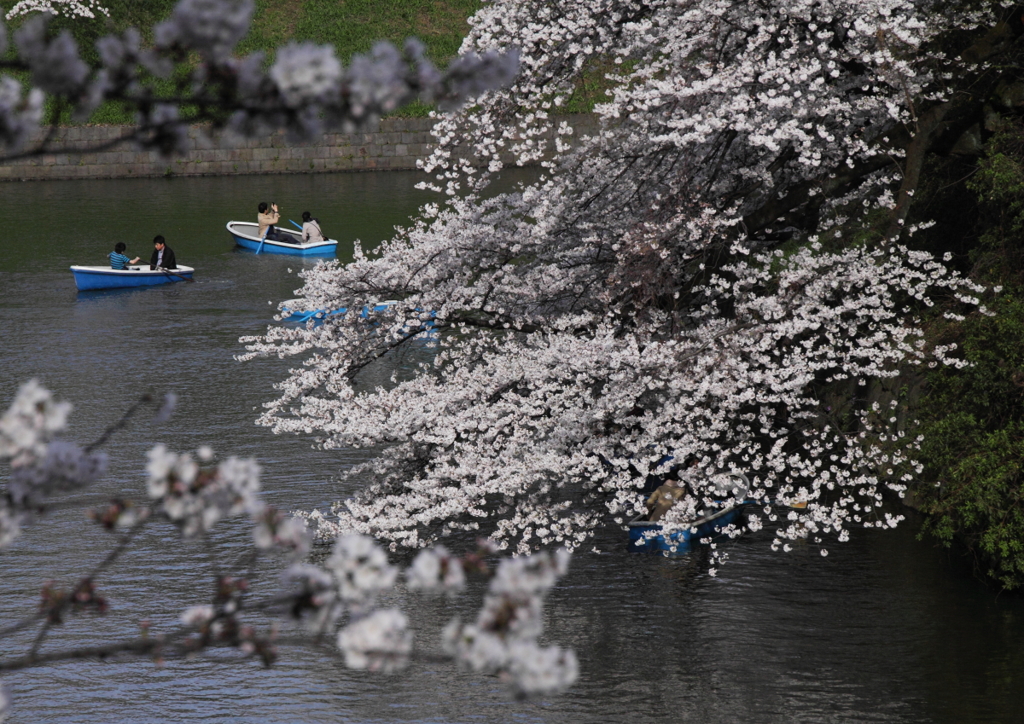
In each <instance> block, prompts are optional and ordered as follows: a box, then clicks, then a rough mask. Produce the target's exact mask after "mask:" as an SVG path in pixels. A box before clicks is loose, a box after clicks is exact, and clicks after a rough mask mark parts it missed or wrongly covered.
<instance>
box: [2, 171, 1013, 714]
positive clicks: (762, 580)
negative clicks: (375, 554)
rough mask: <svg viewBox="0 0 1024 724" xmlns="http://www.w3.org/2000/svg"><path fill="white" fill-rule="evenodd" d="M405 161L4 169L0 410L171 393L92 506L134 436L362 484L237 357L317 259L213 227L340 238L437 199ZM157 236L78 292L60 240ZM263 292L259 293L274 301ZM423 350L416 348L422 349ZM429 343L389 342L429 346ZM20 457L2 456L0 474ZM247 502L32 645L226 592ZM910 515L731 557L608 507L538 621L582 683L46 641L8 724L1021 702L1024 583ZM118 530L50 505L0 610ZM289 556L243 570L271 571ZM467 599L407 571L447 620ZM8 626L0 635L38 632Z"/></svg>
mask: <svg viewBox="0 0 1024 724" xmlns="http://www.w3.org/2000/svg"><path fill="white" fill-rule="evenodd" d="M419 179H420V177H419V176H418V175H417V174H415V173H411V172H410V173H397V172H396V173H378V174H339V175H316V176H274V177H234V178H197V179H154V180H131V181H83V182H40V183H26V184H0V198H2V199H3V204H2V205H3V208H4V209H5V211H6V214H5V216H6V218H5V225H4V230H3V231H2V232H0V408H3V409H6V407H7V406H8V405H9V403H10V401H11V399H12V398H13V396H14V394H15V393H16V391H17V388H18V386H19V385H20V384H21V383H22V382H24V381H25V380H27V379H29V378H32V377H35V378H38V379H39V380H40V381H41V382H42V383H43V384H45V385H46V386H47V387H48V388H50V389H51V390H53V391H54V392H55V393H56V394H57V395H58V397H60V398H62V399H66V400H69V401H71V402H73V403H74V404H75V411H74V412H73V414H72V416H71V421H70V430H69V433H68V437H70V438H71V439H74V440H76V441H79V442H83V443H84V442H88V441H91V440H93V439H94V438H96V437H97V436H98V435H99V433H100V432H101V431H102V430H103V429H104V428H105V427H106V426H107V425H108V424H110V423H111V422H112V421H114V420H116V419H117V418H118V417H119V415H120V413H121V411H123V410H124V409H125V408H127V407H128V406H129V405H130V404H131V403H132V401H134V400H135V399H136V398H137V397H138V396H139V395H140V394H141V393H142V392H144V391H153V392H154V393H157V394H162V393H163V392H167V391H172V392H175V393H176V394H177V395H178V397H179V399H180V402H179V406H178V409H177V412H176V414H175V416H174V417H173V418H172V420H171V421H170V422H169V423H167V424H166V425H163V426H161V427H155V426H153V425H152V424H150V423H149V422H148V421H146V420H142V421H140V422H138V423H133V424H132V425H131V426H130V427H129V428H128V429H127V430H125V431H123V432H121V433H119V434H117V435H116V436H115V437H114V439H113V440H112V442H111V443H110V444H109V445H107V447H106V449H107V451H108V453H109V454H110V459H111V465H110V471H109V473H108V474H107V476H106V477H105V479H104V480H103V481H101V482H100V483H99V484H97V485H96V486H95V487H94V488H92V489H90V490H88V491H86V492H84V493H82V494H81V495H79V496H75V497H73V498H71V499H69V501H67V502H68V503H74V502H81V503H82V504H84V505H99V504H101V503H102V502H103V501H104V500H105V499H108V498H110V497H113V496H128V497H135V498H136V499H139V498H141V497H142V495H143V494H144V487H145V483H144V466H145V459H146V451H147V450H148V449H149V448H150V447H151V446H152V445H153V444H154V443H156V442H163V443H165V444H167V445H168V446H169V447H170V448H172V449H174V450H177V451H187V450H194V449H195V448H197V447H198V446H200V445H204V444H205V445H210V446H212V447H213V448H214V449H215V450H216V451H217V452H218V453H221V454H223V455H240V456H254V457H256V458H258V459H259V461H260V463H261V464H262V465H263V468H264V471H263V488H264V492H265V497H266V499H267V500H268V501H269V502H271V503H272V504H274V505H277V506H279V507H281V508H284V509H289V510H290V509H311V508H320V509H322V510H326V509H327V508H328V506H329V505H330V503H331V502H332V501H334V500H337V499H339V498H342V497H344V496H346V495H348V494H350V493H352V492H353V490H352V489H351V488H345V487H343V486H342V484H341V483H339V481H338V476H339V474H340V473H341V472H342V471H344V470H345V469H346V468H348V467H349V466H351V465H352V464H353V463H355V462H358V461H360V460H363V459H365V455H367V454H368V453H366V452H364V451H323V450H317V449H314V448H313V447H312V446H311V443H312V440H311V439H308V438H303V437H279V436H275V435H273V434H272V433H271V432H269V431H268V430H267V429H265V428H261V427H257V426H256V425H255V424H254V419H255V417H256V415H257V411H258V409H259V406H260V405H261V404H262V403H263V402H266V401H268V400H270V399H272V398H273V397H274V396H275V392H274V383H275V382H276V381H279V380H281V379H282V378H283V377H284V376H285V372H286V370H287V368H288V366H289V364H290V363H289V362H288V361H280V360H276V359H275V360H264V361H256V362H249V363H245V364H240V363H238V362H236V361H235V360H234V358H233V356H234V355H235V354H237V353H239V352H240V351H241V350H242V347H241V345H240V344H239V342H238V338H239V337H240V336H242V335H247V334H255V333H259V332H260V331H262V330H263V329H265V327H266V326H267V325H268V324H270V323H272V316H273V314H274V311H275V305H276V303H277V302H278V301H281V300H283V299H288V298H291V297H293V296H294V290H295V289H296V288H298V287H299V286H300V282H299V280H298V279H297V277H296V272H297V271H298V270H299V269H301V268H303V267H304V266H305V265H309V264H312V263H314V262H313V261H303V260H301V259H297V258H295V257H284V256H273V255H266V254H261V255H258V256H257V255H255V254H253V253H251V252H245V251H242V250H240V249H238V248H236V247H235V246H234V245H233V243H232V241H231V238H230V237H229V235H228V233H227V231H226V230H225V228H224V224H225V223H226V222H227V221H228V220H230V219H243V220H244V219H250V218H254V217H255V207H256V203H257V202H258V201H260V200H266V201H276V202H277V203H278V204H279V205H280V206H281V209H282V215H283V216H284V217H285V218H293V219H295V220H299V218H300V214H301V213H302V211H305V210H309V211H312V212H313V214H314V216H318V217H319V218H320V219H321V221H322V224H323V228H324V231H325V232H326V233H327V234H328V235H330V236H332V237H335V238H338V239H339V240H340V241H341V242H342V243H341V245H340V247H339V257H340V258H341V259H342V260H344V259H345V258H347V257H348V256H349V255H350V254H351V242H352V240H353V239H355V238H359V239H361V240H362V241H363V243H364V245H365V246H367V247H372V246H373V245H375V244H376V243H377V242H379V241H380V240H382V239H385V238H387V237H389V236H390V234H391V232H392V229H393V227H394V226H395V225H401V224H404V223H406V221H407V219H408V217H409V216H410V214H413V213H415V211H416V209H417V207H418V206H419V204H421V203H423V202H425V201H429V200H432V199H431V197H430V196H428V195H427V194H426V193H424V192H419V191H416V190H415V189H414V188H413V187H414V184H415V183H416V181H418V180H419ZM155 234H163V235H164V236H165V237H166V238H167V242H168V244H169V245H170V246H171V247H172V248H173V249H174V250H175V252H176V254H177V258H178V262H179V263H181V264H187V265H189V266H193V267H195V268H196V275H195V280H196V281H195V283H194V284H186V283H178V284H171V285H165V286H161V287H153V288H148V289H138V290H119V291H111V292H104V291H98V292H90V293H84V292H83V293H79V292H77V291H76V289H75V286H74V282H73V279H72V275H71V272H70V271H69V270H68V267H69V266H70V265H71V264H104V263H106V256H105V255H106V254H107V252H109V251H110V250H111V249H112V248H113V245H114V243H115V242H117V241H124V242H126V243H127V244H128V253H129V255H131V256H135V255H142V256H143V257H148V255H149V253H150V251H151V249H152V245H151V240H152V238H153V236H154V235H155ZM268 302H269V303H268ZM424 354H426V352H424ZM415 361H416V360H415V353H414V354H413V358H409V359H401V360H396V362H395V364H413V363H414V362H415ZM0 474H3V475H5V474H6V470H0ZM248 535H249V534H248V527H247V526H246V525H244V524H231V523H230V522H228V523H222V524H221V525H220V526H219V527H218V528H217V529H216V531H215V534H214V535H213V536H212V537H211V539H210V541H209V542H208V543H207V544H206V545H205V546H204V545H203V544H199V543H191V544H187V545H181V544H179V543H178V540H177V536H176V533H175V531H174V529H172V528H171V527H170V526H169V525H165V524H154V525H152V526H151V527H150V528H149V529H148V532H146V533H145V534H144V535H143V536H142V537H141V538H140V540H139V541H138V545H136V546H135V547H133V548H132V549H131V551H130V552H129V553H128V554H126V555H125V556H124V557H123V558H122V559H121V560H120V561H119V563H118V564H117V565H116V566H115V567H114V568H113V569H112V570H111V571H110V572H109V573H107V574H105V575H104V576H103V577H102V578H101V579H100V580H99V581H98V582H97V583H98V586H99V588H100V592H101V593H102V594H103V595H105V596H106V597H107V598H108V600H109V602H110V610H109V613H108V614H107V615H106V616H104V617H102V618H97V617H90V616H83V617H76V618H74V619H73V620H71V621H69V622H68V623H67V624H65V625H64V626H60V627H55V628H54V629H53V631H52V632H51V633H50V635H49V638H48V639H47V642H46V643H45V644H44V646H43V648H42V651H58V650H64V649H71V648H74V647H76V646H81V645H84V644H86V643H89V642H92V641H95V640H97V639H96V637H97V636H101V637H106V638H112V637H116V638H128V637H131V636H134V635H136V633H137V632H138V622H139V621H140V620H149V621H151V622H152V624H153V628H154V630H159V629H160V628H161V627H164V628H165V629H166V628H167V627H169V626H170V624H171V622H172V621H174V620H175V619H176V617H177V615H178V613H179V612H180V611H181V610H182V609H183V608H185V607H186V606H188V605H193V604H196V603H201V602H203V600H204V598H208V593H209V591H210V590H211V589H212V580H213V575H214V569H213V568H212V564H211V563H210V557H209V556H208V555H207V554H208V550H207V549H209V550H212V551H214V553H215V554H217V555H222V554H226V555H228V556H229V557H230V555H231V553H232V552H233V551H235V550H237V549H240V548H241V547H243V546H244V545H245V543H246V540H247V539H248ZM916 536H917V521H915V520H914V519H913V517H912V516H911V518H910V519H909V520H908V521H907V522H906V523H905V524H904V525H903V526H902V527H901V528H900V529H898V530H896V531H889V532H882V531H859V532H855V533H854V534H853V535H852V536H851V541H850V542H849V543H847V544H835V545H832V546H831V547H830V555H829V556H828V557H827V558H822V557H821V556H820V555H819V553H818V550H817V549H814V548H808V549H802V548H800V547H799V546H797V547H796V549H795V550H794V551H793V552H791V553H788V554H787V553H781V552H779V553H773V552H772V551H771V549H770V547H769V543H770V541H771V537H772V536H771V533H770V531H762V532H759V533H757V534H752V535H746V536H743V537H741V538H739V539H737V540H735V541H731V542H727V543H724V544H723V547H725V548H727V550H728V554H729V561H728V563H727V564H726V565H724V566H722V567H720V569H719V571H718V575H717V576H716V577H712V576H710V575H708V572H707V561H706V559H705V557H704V556H703V555H702V554H701V552H700V551H699V550H698V551H695V552H694V553H692V554H690V555H689V556H687V557H683V558H680V559H675V560H668V559H664V558H659V557H656V556H651V555H643V554H637V553H631V552H630V551H629V550H628V548H627V545H626V536H625V534H624V533H623V532H622V531H621V530H618V529H616V528H614V527H611V528H609V529H607V530H604V531H601V533H600V534H599V535H598V537H597V538H596V540H595V541H594V543H593V549H592V550H590V549H589V548H590V546H588V550H583V551H580V552H578V553H577V555H576V556H575V557H574V558H573V562H572V569H571V571H570V573H569V575H568V576H566V578H565V579H563V581H562V582H561V584H560V585H559V586H558V588H557V589H556V590H555V591H554V592H553V594H552V595H551V596H550V599H549V601H548V605H547V609H546V610H547V618H546V637H547V640H549V641H551V642H557V643H559V644H560V645H563V646H571V647H573V648H574V649H575V650H576V652H577V655H578V657H579V662H580V670H581V673H580V679H579V681H578V683H577V684H576V685H575V686H574V687H573V688H572V689H571V690H570V691H569V692H568V693H566V694H564V695H561V696H556V697H550V698H545V699H541V700H535V701H533V700H531V701H517V700H515V699H513V698H511V697H510V696H509V694H508V693H507V691H506V689H505V687H504V685H503V684H502V682H500V681H499V680H498V679H497V678H494V677H486V676H478V675H473V674H470V673H465V672H461V671H459V670H457V669H456V668H455V667H454V666H452V665H449V664H440V663H436V662H432V663H415V664H414V665H413V666H411V667H410V668H409V669H408V670H406V671H405V672H403V673H401V674H395V675H387V676H385V675H379V674H373V673H367V672H359V671H351V670H348V669H346V668H345V667H344V665H343V664H342V663H341V661H340V660H339V659H338V658H337V657H336V656H334V655H332V654H331V653H330V652H324V651H318V650H314V649H310V648H307V647H299V646H282V647H281V650H280V660H279V661H278V663H276V664H275V665H274V666H273V667H272V668H269V669H265V668H263V667H261V666H260V665H258V664H257V663H255V662H250V661H239V660H238V659H237V657H233V656H230V655H217V656H215V657H213V658H200V659H196V660H193V661H171V662H168V663H166V664H165V665H162V666H157V665H155V664H154V663H152V662H148V661H138V660H124V659H119V660H112V661H106V662H99V661H88V662H74V663H66V664H55V665H51V666H45V667H39V668H35V669H30V670H26V671H21V672H18V673H12V674H6V675H3V676H2V677H0V680H2V682H3V683H4V685H6V687H7V689H8V691H9V693H10V695H11V697H12V700H13V702H12V703H13V709H12V712H11V715H10V721H11V722H19V723H21V722H24V723H26V724H27V723H29V722H32V723H33V724H35V723H40V722H86V721H92V722H114V721H116V722H166V721H171V722H175V723H177V724H182V723H184V722H252V723H256V722H261V723H262V722H298V721H301V722H424V723H425V722H431V723H441V722H444V723H448V722H524V723H525V722H551V723H552V724H555V723H563V722H627V721H629V722H631V721H636V722H666V723H669V722H671V723H672V724H679V723H681V722H700V724H717V723H721V724H731V723H733V722H752V723H758V724H760V723H769V722H778V723H780V724H782V723H786V724H789V723H793V722H807V723H808V724H812V723H813V724H818V723H820V722H844V723H845V722H920V723H922V724H924V723H929V722H937V723H943V724H945V723H948V724H967V723H970V722H1016V721H1024V597H1022V596H1015V595H1006V594H999V593H998V592H997V591H995V590H994V589H992V588H989V587H987V586H986V585H985V584H984V583H982V582H980V581H979V580H978V579H977V578H976V577H975V576H974V575H973V573H972V569H971V566H970V565H969V564H968V563H967V562H965V561H963V560H961V559H960V558H959V557H958V556H957V555H956V554H953V553H949V552H946V551H943V550H941V549H937V548H935V547H934V546H933V545H932V543H931V542H929V541H927V540H923V541H922V540H918V539H917V537H916ZM110 544H111V539H110V537H109V534H107V533H105V532H104V531H102V530H100V529H99V528H98V527H97V526H96V525H95V524H93V523H90V522H89V521H88V520H87V519H86V518H85V516H84V515H83V514H82V511H81V509H80V507H79V506H76V505H70V504H64V505H61V506H58V508H57V509H56V510H53V511H51V512H49V513H47V514H46V515H45V516H43V517H42V518H41V519H40V520H38V521H37V522H36V523H35V524H33V525H32V526H30V527H29V528H28V529H27V530H26V531H25V533H24V535H23V536H22V537H21V538H20V539H19V540H18V541H17V542H16V543H15V544H14V545H12V546H11V547H10V548H8V549H6V550H4V551H3V552H0V581H2V588H0V628H3V627H5V626H7V625H8V624H10V623H11V622H14V621H17V620H20V619H22V618H24V617H25V616H27V615H30V614H31V613H32V612H33V611H35V610H36V606H37V604H38V600H39V591H40V587H41V586H42V585H43V584H44V583H45V582H46V581H48V580H54V581H57V582H62V583H64V584H65V585H67V584H68V583H71V582H73V581H75V580H76V576H80V575H81V574H82V573H83V572H84V571H86V570H88V569H89V568H91V567H92V566H93V565H95V563H96V562H97V561H99V560H100V559H102V557H103V556H104V554H105V552H106V551H107V550H108V548H109V546H110ZM279 569H280V566H278V565H276V564H273V563H267V564H264V565H261V566H259V567H257V569H256V570H254V571H252V572H251V574H252V575H251V578H252V580H253V582H254V588H261V590H267V591H272V590H273V588H274V586H275V585H276V582H275V581H276V575H277V571H278V570H279ZM474 594H476V595H478V594H479V590H473V591H470V595H467V597H465V598H464V599H462V600H460V601H459V602H456V603H453V604H449V603H447V602H444V601H429V600H428V601H423V600H420V599H416V598H412V597H408V598H407V597H406V596H405V595H404V594H403V593H402V592H398V593H397V594H396V595H395V601H396V603H397V604H398V605H403V606H405V607H406V608H407V609H410V610H411V609H415V615H414V616H413V618H414V620H415V621H416V622H417V623H418V624H419V625H420V627H421V634H420V635H421V637H423V639H424V640H433V637H435V636H436V634H437V630H438V629H439V628H440V627H441V626H443V624H444V623H445V622H446V621H447V620H448V618H449V617H450V616H451V615H452V613H453V611H454V612H461V613H462V614H463V615H464V616H469V615H472V611H473V610H474V604H475V603H476V602H477V601H478V599H474V597H473V596H474ZM26 650H27V644H26V643H25V640H24V639H23V638H8V639H6V640H3V641H0V658H10V657H14V656H17V655H20V654H23V653H24V652H25V651H26Z"/></svg>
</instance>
